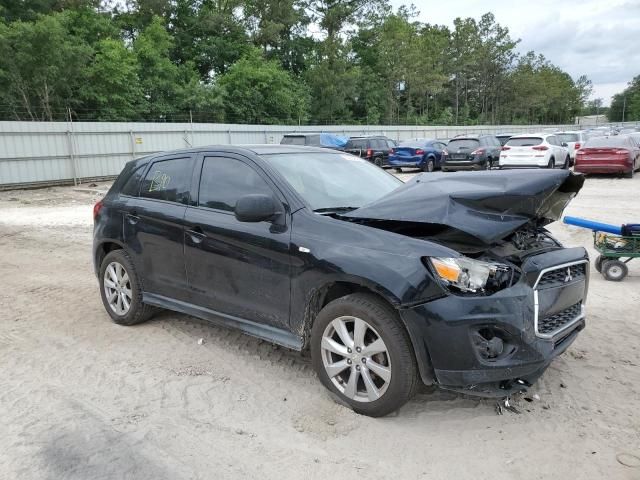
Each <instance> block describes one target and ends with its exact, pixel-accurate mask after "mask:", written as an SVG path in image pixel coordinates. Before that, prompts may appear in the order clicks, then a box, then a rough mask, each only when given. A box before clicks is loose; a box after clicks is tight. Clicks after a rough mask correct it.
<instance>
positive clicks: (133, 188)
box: [120, 165, 146, 197]
mask: <svg viewBox="0 0 640 480" xmlns="http://www.w3.org/2000/svg"><path fill="white" fill-rule="evenodd" d="M144 167H146V165H140V166H139V167H137V168H135V169H134V170H133V171H132V172H130V173H129V175H128V178H127V179H126V180H125V182H124V184H123V185H122V188H121V189H120V193H121V194H122V195H129V196H130V197H137V196H138V192H139V191H140V180H142V173H143V172H144Z"/></svg>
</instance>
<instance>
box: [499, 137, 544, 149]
mask: <svg viewBox="0 0 640 480" xmlns="http://www.w3.org/2000/svg"><path fill="white" fill-rule="evenodd" d="M541 143H542V138H540V137H520V138H510V139H509V141H508V142H507V143H506V145H507V146H508V147H533V146H534V145H540V144H541Z"/></svg>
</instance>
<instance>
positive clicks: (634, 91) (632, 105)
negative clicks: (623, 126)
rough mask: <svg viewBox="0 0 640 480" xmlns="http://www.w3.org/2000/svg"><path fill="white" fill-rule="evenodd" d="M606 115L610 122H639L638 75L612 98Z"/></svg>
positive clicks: (639, 82)
mask: <svg viewBox="0 0 640 480" xmlns="http://www.w3.org/2000/svg"><path fill="white" fill-rule="evenodd" d="M608 115H609V120H610V121H612V122H622V121H624V122H632V121H638V120H640V75H638V76H636V77H634V78H633V80H631V81H630V82H629V84H628V85H627V88H625V89H624V90H623V91H622V92H620V93H616V94H615V95H614V96H613V99H612V101H611V107H610V109H609V114H608Z"/></svg>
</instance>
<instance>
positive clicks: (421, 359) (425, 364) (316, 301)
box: [302, 279, 436, 385]
mask: <svg viewBox="0 0 640 480" xmlns="http://www.w3.org/2000/svg"><path fill="white" fill-rule="evenodd" d="M353 293H366V294H368V295H372V296H374V297H375V298H377V299H379V300H381V301H383V302H385V303H387V304H388V305H389V306H391V307H392V308H393V309H394V310H395V311H396V312H397V314H398V315H397V316H398V321H399V323H400V325H401V326H402V328H404V330H405V332H406V333H407V335H408V337H409V340H410V342H411V348H412V350H413V353H414V355H415V358H416V361H417V363H418V371H419V372H420V378H421V379H422V382H423V383H424V384H425V385H433V384H434V383H435V381H436V380H435V379H436V377H435V373H434V371H433V366H432V363H431V356H430V355H429V351H428V349H427V345H426V342H425V341H424V339H420V338H418V337H417V336H416V335H415V332H412V331H411V329H410V328H408V326H407V323H406V322H405V321H404V319H403V317H402V315H401V314H400V311H399V302H398V301H397V299H396V300H395V301H394V299H393V298H392V297H390V296H387V295H385V294H383V293H381V292H380V290H379V289H374V288H372V286H371V285H369V284H366V283H360V282H357V281H354V280H351V279H349V280H342V279H341V280H335V281H331V282H327V283H326V284H324V285H323V286H321V287H320V288H318V289H316V290H314V292H313V293H312V294H311V297H310V298H309V301H308V302H307V305H306V308H305V314H304V332H303V341H304V345H303V347H302V349H303V350H307V351H308V350H309V346H310V340H311V338H310V337H311V329H312V327H313V324H314V321H315V319H316V317H317V316H318V313H320V311H321V310H322V308H324V306H325V305H327V304H328V303H329V302H331V301H333V300H337V299H338V298H342V297H345V296H347V295H350V294H353Z"/></svg>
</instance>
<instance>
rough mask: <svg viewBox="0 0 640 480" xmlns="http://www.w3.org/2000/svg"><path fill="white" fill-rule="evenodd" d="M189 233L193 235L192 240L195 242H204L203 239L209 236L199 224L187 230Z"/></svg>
mask: <svg viewBox="0 0 640 480" xmlns="http://www.w3.org/2000/svg"><path fill="white" fill-rule="evenodd" d="M187 235H189V236H190V237H191V241H192V242H193V243H202V241H203V240H204V239H205V238H206V237H207V236H206V235H205V233H204V232H203V231H202V228H200V227H198V226H195V227H192V228H190V229H189V230H187Z"/></svg>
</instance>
